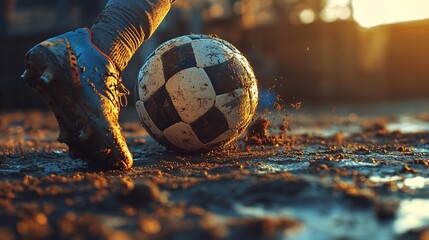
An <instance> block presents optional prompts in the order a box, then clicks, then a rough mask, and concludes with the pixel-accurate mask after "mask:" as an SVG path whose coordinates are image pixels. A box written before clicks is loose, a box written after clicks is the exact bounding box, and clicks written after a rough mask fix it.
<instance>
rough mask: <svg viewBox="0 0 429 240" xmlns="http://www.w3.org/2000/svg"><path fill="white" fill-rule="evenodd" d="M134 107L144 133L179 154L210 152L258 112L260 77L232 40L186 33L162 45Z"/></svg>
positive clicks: (143, 73) (144, 73)
mask: <svg viewBox="0 0 429 240" xmlns="http://www.w3.org/2000/svg"><path fill="white" fill-rule="evenodd" d="M135 92H136V108H137V113H138V115H139V118H140V121H141V123H142V125H143V127H144V128H145V129H146V131H147V132H148V133H149V134H150V135H151V136H152V137H153V138H154V139H155V140H157V141H158V142H159V143H161V144H162V145H164V146H165V147H167V148H170V149H172V150H175V151H179V152H186V153H198V152H207V151H210V150H213V149H216V148H220V147H223V146H226V145H227V144H229V143H231V142H232V141H234V140H236V139H237V138H238V137H239V136H240V135H241V134H242V133H243V132H244V130H245V129H246V127H247V126H248V125H249V123H250V122H251V121H252V118H253V116H254V115H255V111H256V106H257V104H258V88H257V81H256V78H255V75H254V73H253V70H252V68H251V66H250V64H249V62H248V61H247V60H246V58H245V57H244V56H243V55H242V54H241V53H240V51H238V50H237V49H236V48H235V47H234V46H232V45H231V44H230V43H228V42H226V41H224V40H221V39H218V38H215V37H211V36H207V35H186V36H182V37H178V38H175V39H172V40H170V41H167V42H165V43H163V44H162V45H160V46H159V47H158V48H157V49H155V51H154V52H153V53H152V54H151V55H150V56H149V57H148V58H147V59H146V61H145V64H144V65H143V67H142V68H141V70H140V73H139V77H138V81H137V83H136V91H135Z"/></svg>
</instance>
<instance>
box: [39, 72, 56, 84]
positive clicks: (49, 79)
mask: <svg viewBox="0 0 429 240" xmlns="http://www.w3.org/2000/svg"><path fill="white" fill-rule="evenodd" d="M53 78H54V75H53V74H52V72H51V71H50V70H49V69H47V70H46V71H45V72H44V73H43V74H42V75H41V76H40V80H42V81H43V82H45V83H46V84H49V83H51V82H52V80H53Z"/></svg>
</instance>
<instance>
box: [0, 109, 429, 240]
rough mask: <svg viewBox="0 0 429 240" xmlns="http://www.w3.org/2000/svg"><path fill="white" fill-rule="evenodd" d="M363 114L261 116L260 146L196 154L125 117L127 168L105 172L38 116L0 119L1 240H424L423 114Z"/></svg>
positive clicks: (427, 127) (427, 178)
mask: <svg viewBox="0 0 429 240" xmlns="http://www.w3.org/2000/svg"><path fill="white" fill-rule="evenodd" d="M131 112H132V111H131ZM346 112H347V111H346ZM374 112H375V114H372V115H371V116H363V115H360V114H353V113H352V114H349V113H346V114H343V113H337V112H335V111H330V113H329V114H326V115H324V114H312V113H311V111H310V112H304V113H302V112H300V111H292V112H288V113H287V114H288V116H287V117H286V124H284V121H283V120H284V118H285V115H286V114H285V113H284V112H274V113H268V112H262V113H260V114H259V115H260V116H270V117H269V119H268V120H269V121H270V122H271V125H270V126H269V127H268V129H267V134H268V136H265V137H267V139H269V140H270V141H262V142H259V144H261V143H262V145H246V143H245V140H247V142H248V143H255V142H252V141H250V142H249V138H247V139H246V138H241V139H240V140H239V141H238V142H237V143H235V144H233V145H232V146H231V147H230V148H228V149H224V150H220V151H215V152H212V153H208V154H204V155H198V156H180V155H177V154H176V153H174V152H169V151H166V150H165V149H164V148H162V147H160V146H159V145H158V144H157V143H156V142H154V141H153V140H152V139H151V138H150V137H149V136H148V135H147V134H146V133H145V132H144V130H143V129H142V127H141V126H140V125H139V124H138V123H137V120H136V119H137V117H136V115H135V114H133V113H129V114H126V116H125V117H121V118H122V122H123V124H122V126H123V130H124V134H125V136H126V138H127V142H128V144H129V146H130V149H131V150H132V152H133V154H134V157H135V166H134V168H133V169H132V170H131V171H108V172H100V171H98V170H97V169H93V168H89V167H88V166H86V164H85V163H83V162H81V161H79V160H72V159H71V158H69V156H68V154H67V146H65V145H63V144H60V143H58V142H56V138H57V135H58V132H59V131H58V126H57V124H56V121H55V119H54V117H53V115H52V114H50V113H49V112H40V111H32V112H3V113H1V114H0V138H1V141H0V239H59V238H63V239H379V240H381V239H429V190H428V189H429V113H425V112H419V113H413V114H410V113H407V114H405V115H400V114H392V115H389V114H384V113H381V114H380V112H378V111H374ZM260 137H261V136H260ZM262 137H263V136H262ZM256 143H257V142H256Z"/></svg>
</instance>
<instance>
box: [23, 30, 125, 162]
mask: <svg viewBox="0 0 429 240" xmlns="http://www.w3.org/2000/svg"><path fill="white" fill-rule="evenodd" d="M25 60H26V61H25V68H26V70H25V72H24V74H23V75H22V77H21V78H22V79H23V80H24V82H25V83H27V84H28V85H30V86H32V87H33V88H35V89H36V91H37V92H38V93H39V94H40V95H42V96H43V97H44V99H45V100H46V102H47V103H48V105H49V107H50V108H51V109H52V111H53V112H54V114H55V116H56V118H57V120H58V124H59V127H60V130H61V133H60V136H59V137H58V141H60V142H63V143H65V144H67V145H68V146H69V151H70V153H71V156H72V157H74V158H81V159H83V160H85V161H86V162H88V163H89V164H90V165H96V166H99V167H103V168H114V169H128V168H130V167H131V166H132V164H133V159H132V156H131V153H130V151H129V149H128V146H127V144H126V142H125V139H124V137H123V136H122V134H121V129H120V126H119V124H118V115H119V110H120V107H121V99H123V97H124V96H125V95H126V94H128V93H129V92H128V90H127V89H126V88H125V87H124V86H123V85H122V82H121V77H120V73H119V71H118V70H117V69H116V68H115V66H114V64H113V63H112V62H111V61H110V59H109V58H108V57H107V56H106V55H105V54H104V53H102V52H101V51H100V50H99V49H98V48H97V47H96V46H94V45H93V44H92V41H91V32H90V30H89V29H87V28H82V29H78V30H75V31H72V32H68V33H66V34H63V35H60V36H57V37H54V38H51V39H48V40H46V41H44V42H42V43H40V44H38V45H36V46H35V47H33V48H32V49H31V50H30V51H29V52H28V53H27V54H26V59H25Z"/></svg>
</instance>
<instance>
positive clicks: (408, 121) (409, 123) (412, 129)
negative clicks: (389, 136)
mask: <svg viewBox="0 0 429 240" xmlns="http://www.w3.org/2000/svg"><path fill="white" fill-rule="evenodd" d="M386 128H387V130H388V131H390V132H393V131H400V132H402V133H418V132H428V131H429V122H423V121H420V120H417V119H414V118H410V117H401V118H400V119H399V121H398V122H393V123H389V124H387V126H386Z"/></svg>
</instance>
